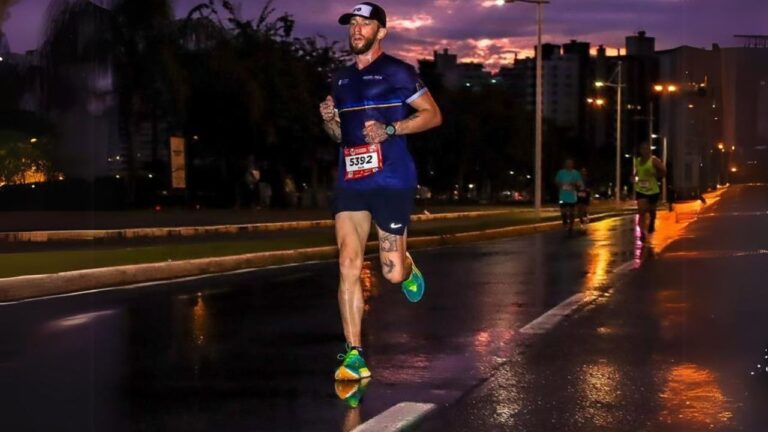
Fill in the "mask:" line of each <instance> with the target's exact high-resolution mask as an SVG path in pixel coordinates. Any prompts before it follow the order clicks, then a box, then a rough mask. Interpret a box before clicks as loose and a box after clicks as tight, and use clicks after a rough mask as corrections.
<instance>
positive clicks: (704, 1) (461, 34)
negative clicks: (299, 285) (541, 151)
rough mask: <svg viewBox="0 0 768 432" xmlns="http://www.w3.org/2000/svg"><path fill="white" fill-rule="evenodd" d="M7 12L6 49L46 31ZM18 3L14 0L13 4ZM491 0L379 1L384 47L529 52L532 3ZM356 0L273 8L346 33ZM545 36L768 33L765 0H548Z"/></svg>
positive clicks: (488, 54) (704, 40) (21, 13)
mask: <svg viewBox="0 0 768 432" xmlns="http://www.w3.org/2000/svg"><path fill="white" fill-rule="evenodd" d="M7 3H10V4H11V5H12V6H10V8H9V9H8V10H7V11H5V14H6V18H7V19H6V21H5V23H4V24H3V31H4V32H5V33H6V35H7V37H8V40H9V43H10V46H11V49H12V50H13V51H16V52H20V51H24V50H27V49H32V48H35V47H36V46H37V44H38V43H39V41H40V35H41V34H42V32H43V20H44V18H43V16H44V11H45V8H46V6H47V5H48V0H13V1H12V0H0V16H1V15H2V14H3V13H4V12H3V10H2V9H3V7H2V6H3V5H4V4H7ZM13 3H15V4H13ZM197 3H199V0H176V1H175V2H174V4H175V10H176V12H177V14H178V15H180V16H182V15H185V14H186V12H188V11H189V9H190V8H191V7H192V6H193V5H195V4H197ZM494 3H495V2H494V1H491V0H382V1H380V3H379V4H381V5H382V6H383V7H385V9H386V10H387V13H388V15H389V18H390V23H391V24H390V26H389V27H390V30H391V33H390V37H389V39H388V41H387V45H385V48H386V49H387V50H388V51H390V52H392V53H395V54H398V55H400V56H403V57H405V58H407V59H408V60H410V61H414V60H416V59H418V58H424V57H431V55H432V50H433V49H442V48H445V47H447V48H450V49H451V51H454V52H457V53H458V54H459V56H460V58H461V59H462V60H465V61H481V62H484V63H486V64H487V65H488V66H489V67H491V68H495V67H496V66H497V65H498V64H499V63H501V62H504V61H508V60H511V59H512V57H513V51H514V50H520V51H522V53H521V55H523V56H525V55H530V54H531V53H532V47H533V45H534V44H535V32H536V28H535V10H536V6H535V5H531V4H524V3H515V4H508V5H505V6H503V7H498V6H495V5H494ZM240 4H241V7H242V10H241V15H242V16H243V17H245V18H251V17H255V16H256V15H257V14H258V11H259V10H260V9H261V7H262V5H263V1H261V0H242V1H240ZM354 4H355V1H354V0H353V1H339V0H277V1H275V7H276V9H277V11H278V12H283V11H285V12H288V13H290V14H292V15H294V17H295V18H296V21H297V28H296V34H297V35H299V36H308V35H316V34H322V35H325V36H327V37H328V38H329V39H334V40H342V39H344V38H345V37H346V35H345V32H344V29H343V27H341V26H338V25H337V24H336V19H337V18H338V16H339V15H340V14H341V13H343V12H346V11H347V10H349V9H351V8H352V6H354ZM544 25H545V27H544V34H545V36H544V41H545V42H553V43H564V42H568V41H569V40H571V39H578V40H583V41H588V42H591V43H592V44H593V46H597V45H598V44H603V45H606V46H607V47H609V54H613V53H615V48H616V47H619V46H622V47H623V45H624V36H627V35H630V34H633V33H636V32H637V31H639V30H646V31H647V32H648V34H649V35H650V36H655V37H656V38H657V48H660V49H664V48H672V47H676V46H679V45H692V46H696V47H707V48H709V47H710V46H711V44H712V43H713V42H714V43H719V44H720V45H721V46H739V42H738V41H737V40H735V39H734V38H733V37H732V36H733V35H734V34H767V33H768V1H767V0H552V4H550V5H548V6H546V9H545V24H544Z"/></svg>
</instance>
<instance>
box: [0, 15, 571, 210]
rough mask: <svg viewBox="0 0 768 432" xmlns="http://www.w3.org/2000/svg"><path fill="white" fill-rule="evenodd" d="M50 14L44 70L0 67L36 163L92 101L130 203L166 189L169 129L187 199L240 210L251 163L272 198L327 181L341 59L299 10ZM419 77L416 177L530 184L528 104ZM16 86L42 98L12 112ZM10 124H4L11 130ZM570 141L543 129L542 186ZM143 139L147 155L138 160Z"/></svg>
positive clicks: (493, 186)
mask: <svg viewBox="0 0 768 432" xmlns="http://www.w3.org/2000/svg"><path fill="white" fill-rule="evenodd" d="M48 20H49V26H48V31H47V34H46V36H45V40H44V42H43V44H42V46H41V48H40V59H41V61H40V65H39V67H38V68H31V69H29V70H26V71H25V72H24V74H21V75H19V74H18V73H17V72H18V71H16V72H14V71H13V70H7V68H6V69H4V70H0V72H2V73H3V76H4V77H5V76H10V77H11V78H12V79H13V80H15V81H16V82H17V83H19V82H20V83H21V84H22V85H21V86H13V85H6V83H7V82H8V81H6V80H3V83H0V86H3V87H2V88H5V87H8V88H7V90H8V93H6V94H5V95H3V96H2V97H0V109H2V110H3V112H4V113H5V114H8V115H4V116H3V118H6V119H9V118H13V115H11V114H10V113H12V112H13V111H14V110H15V114H14V115H16V116H22V117H25V118H28V119H29V118H32V119H35V120H32V121H27V123H30V122H31V123H33V124H34V126H30V127H28V128H27V129H28V130H30V131H31V130H34V131H35V132H34V133H36V134H38V135H41V140H42V141H45V142H46V143H48V146H47V147H45V148H50V149H51V150H50V151H48V152H47V153H46V152H42V151H43V150H42V149H44V148H43V147H42V146H40V149H39V150H36V151H37V153H35V154H36V157H37V158H38V159H40V160H41V161H42V162H43V163H40V164H38V166H39V168H40V169H47V170H48V171H50V172H51V173H54V172H57V167H59V166H64V165H65V164H66V159H67V158H72V157H73V155H72V154H71V153H73V152H72V150H71V148H65V147H62V146H59V151H58V152H57V143H59V141H60V140H59V137H58V136H57V135H58V134H59V133H60V131H61V126H62V125H63V124H66V122H67V121H70V123H71V119H70V120H68V118H67V117H65V116H64V115H62V113H65V112H67V110H70V109H72V107H73V106H88V107H92V106H94V105H95V106H103V107H108V108H104V110H107V111H108V110H110V109H111V110H114V116H115V118H116V122H115V123H116V132H115V136H116V141H117V142H118V145H119V148H120V151H121V156H122V158H121V159H120V172H119V175H118V177H119V179H115V178H110V179H101V180H102V183H105V184H107V185H108V186H109V187H112V188H115V190H117V191H119V193H118V194H117V195H119V196H120V200H121V201H122V203H123V204H125V205H129V206H143V205H150V204H153V203H155V202H156V201H157V199H158V197H159V196H160V195H161V192H162V191H167V190H168V189H169V185H170V167H169V164H168V145H169V138H170V136H182V137H184V138H185V139H186V142H187V145H188V147H187V161H188V163H187V169H188V175H187V184H188V189H187V190H188V193H187V195H186V196H185V199H186V200H187V201H188V202H190V201H191V202H193V203H202V204H209V205H219V206H232V205H235V204H236V203H237V202H238V198H239V197H238V194H239V193H240V192H241V189H240V187H241V186H242V182H243V176H244V173H245V172H246V170H247V169H248V167H249V166H251V165H255V166H257V167H260V168H261V169H262V172H261V174H262V179H261V181H263V182H269V183H271V184H272V188H273V190H274V191H275V197H276V198H277V201H278V203H279V202H280V193H281V191H282V186H283V184H284V180H285V179H286V178H289V177H290V178H292V179H293V180H294V181H295V183H296V184H297V185H298V186H299V188H300V189H304V190H306V191H307V193H309V194H317V195H318V196H320V195H322V194H323V193H325V192H327V190H328V188H329V187H330V186H331V184H332V181H333V171H334V169H335V165H336V162H337V159H336V158H337V147H336V144H334V143H333V142H331V140H330V139H328V137H327V136H326V135H325V134H324V132H323V130H322V124H321V121H320V118H319V115H318V113H317V105H318V103H319V101H321V100H322V99H324V98H325V96H326V95H327V94H328V93H329V89H330V85H329V80H330V77H331V76H332V74H333V72H334V71H335V70H336V69H337V68H338V67H340V66H341V65H342V64H344V63H345V62H346V61H348V56H347V54H346V52H345V51H344V50H342V48H341V47H340V45H339V44H338V43H336V42H330V41H328V40H326V39H324V38H322V37H307V38H299V37H295V36H294V35H293V30H294V26H295V21H294V18H293V17H292V16H291V15H289V14H285V13H283V14H278V13H277V12H276V9H275V7H274V6H273V2H272V0H268V1H266V2H265V4H264V6H263V8H262V9H261V12H260V14H259V16H257V17H255V18H253V19H246V18H243V17H241V16H240V15H239V13H238V11H237V9H236V7H235V6H234V5H233V4H232V3H231V2H229V1H227V0H205V1H203V2H201V3H200V4H198V5H197V6H195V7H193V8H192V9H191V10H190V11H189V12H188V13H187V14H186V15H185V16H184V17H183V18H181V19H177V18H175V17H174V14H173V10H172V8H171V5H170V2H169V1H168V0H114V2H113V4H112V5H111V7H110V8H108V9H106V8H101V7H98V6H95V5H94V4H93V3H91V2H89V1H86V0H56V1H54V2H52V3H51V5H50V6H49V10H48ZM14 73H16V75H13V74H14ZM105 77H107V78H108V81H109V85H108V86H107V87H106V88H104V89H103V91H102V90H99V88H98V86H96V89H94V84H93V81H99V80H103V79H107V78H105ZM423 78H424V79H425V81H426V82H427V85H428V87H429V88H430V90H431V91H432V93H433V94H434V96H435V98H436V100H437V101H438V103H439V105H440V107H441V109H442V111H443V114H444V118H445V121H444V124H443V126H442V127H441V128H439V129H437V130H434V131H430V132H428V133H424V134H419V135H416V136H413V137H411V138H410V143H411V149H412V151H413V153H414V156H415V159H416V162H417V165H418V169H419V176H420V182H421V184H422V185H425V186H428V187H429V188H430V189H431V190H432V191H433V194H434V195H437V196H446V197H453V196H459V197H463V196H467V195H470V192H471V191H470V189H469V185H472V187H473V188H474V191H475V195H476V196H477V197H478V198H484V199H488V200H491V201H494V200H497V199H499V197H500V196H501V195H500V194H501V193H502V192H503V191H529V190H530V188H531V187H532V179H531V178H529V176H530V175H532V174H533V169H532V161H533V121H532V120H533V119H532V113H531V112H529V111H528V110H526V109H525V105H524V102H523V101H522V100H519V99H516V98H515V97H514V96H513V95H512V93H510V92H508V91H505V90H504V89H502V88H498V87H494V86H489V87H487V88H483V89H479V90H478V89H464V88H462V89H458V90H451V89H447V88H444V87H443V86H442V85H441V82H440V77H439V76H435V75H430V74H429V73H427V74H426V75H425V76H424V77H423ZM22 87H23V88H26V89H27V91H28V92H29V91H31V92H32V93H33V94H35V93H36V92H37V94H39V99H40V101H41V102H40V104H39V105H40V106H39V107H38V110H37V112H36V113H31V112H22V111H21V109H19V106H20V105H19V99H20V98H21V95H20V94H19V91H18V90H17V88H22ZM100 92H101V93H100ZM9 95H12V98H11V97H10V96H9ZM14 107H15V108H14ZM5 123H6V124H5V125H0V126H3V127H2V129H5V130H8V129H14V127H13V125H11V126H8V125H7V123H8V122H7V121H6V122H5ZM17 126H18V125H17ZM70 127H71V125H70ZM16 129H17V132H18V129H19V127H16ZM22 132H25V131H22ZM25 133H28V134H31V133H33V132H25ZM5 136H15V135H13V134H11V135H8V134H6V135H5ZM567 136H568V135H567V133H566V132H564V131H558V130H556V129H554V128H548V129H547V136H546V147H545V156H546V157H545V168H546V171H545V176H546V177H545V179H544V181H545V185H548V184H549V178H550V177H551V176H553V175H554V171H555V170H556V169H557V168H558V167H559V165H560V162H561V159H562V157H564V156H565V155H567V154H569V152H573V151H574V149H577V148H578V145H579V144H578V143H575V144H574V143H570V142H569V141H568V138H567ZM2 137H3V135H2V134H0V138H2ZM0 141H2V140H0ZM147 142H148V143H149V153H151V154H150V155H146V154H145V155H143V157H142V155H141V154H140V151H146V150H141V149H146V148H147ZM0 144H2V143H1V142H0ZM0 147H2V145H0ZM62 149H65V150H66V151H63V150H62ZM0 151H2V149H1V148H0ZM88 151H90V149H84V153H88ZM41 152H42V153H41ZM79 157H81V158H83V159H84V160H85V159H88V157H89V155H88V154H85V155H79ZM70 162H71V161H70ZM92 180H93V179H92ZM95 181H96V182H98V181H99V179H96V180H95ZM308 202H310V203H311V202H312V200H309V201H308ZM315 202H316V201H315Z"/></svg>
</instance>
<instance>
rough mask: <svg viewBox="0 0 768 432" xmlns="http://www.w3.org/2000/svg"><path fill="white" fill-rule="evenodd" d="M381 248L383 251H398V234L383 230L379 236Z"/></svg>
mask: <svg viewBox="0 0 768 432" xmlns="http://www.w3.org/2000/svg"><path fill="white" fill-rule="evenodd" d="M379 250H380V251H382V252H397V236H396V235H394V234H389V233H385V232H382V233H381V235H380V236H379Z"/></svg>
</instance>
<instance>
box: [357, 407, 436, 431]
mask: <svg viewBox="0 0 768 432" xmlns="http://www.w3.org/2000/svg"><path fill="white" fill-rule="evenodd" d="M435 408H437V405H435V404H431V403H416V402H401V403H399V404H397V405H395V406H393V407H392V408H390V409H388V410H386V411H384V412H383V413H381V414H379V415H377V416H376V417H373V418H372V419H370V420H368V421H367V422H365V423H363V424H361V425H360V426H358V427H356V428H354V429H352V432H396V431H400V430H403V429H406V428H408V427H410V426H412V425H413V424H414V423H415V422H416V421H418V420H419V419H421V418H422V417H424V416H425V415H427V414H428V413H429V412H430V411H432V410H434V409H435Z"/></svg>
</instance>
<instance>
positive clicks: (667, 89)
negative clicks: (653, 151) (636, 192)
mask: <svg viewBox="0 0 768 432" xmlns="http://www.w3.org/2000/svg"><path fill="white" fill-rule="evenodd" d="M653 91H654V92H655V93H657V94H660V95H670V94H675V93H677V91H678V87H677V85H675V84H655V85H654V86H653ZM659 105H660V106H659V117H661V104H659ZM659 134H660V135H661V131H659ZM651 138H653V101H651ZM662 145H663V148H662V153H661V157H662V162H663V163H664V167H666V166H667V157H668V151H667V133H666V132H665V133H664V135H663V136H662ZM667 198H668V197H667V176H664V178H663V179H661V201H662V202H667Z"/></svg>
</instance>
